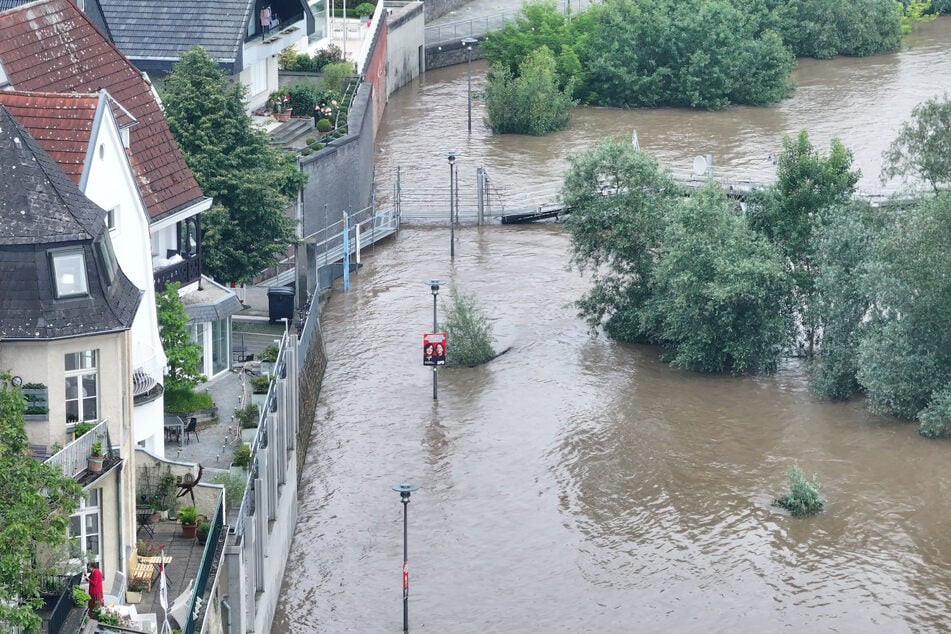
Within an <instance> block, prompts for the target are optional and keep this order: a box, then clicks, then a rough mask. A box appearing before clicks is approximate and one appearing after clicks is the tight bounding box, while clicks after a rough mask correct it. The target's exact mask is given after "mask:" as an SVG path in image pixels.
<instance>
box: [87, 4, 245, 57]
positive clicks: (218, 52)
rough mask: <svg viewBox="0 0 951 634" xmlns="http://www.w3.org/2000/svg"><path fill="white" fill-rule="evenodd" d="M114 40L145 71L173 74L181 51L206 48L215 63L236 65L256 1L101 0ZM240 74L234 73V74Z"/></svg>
mask: <svg viewBox="0 0 951 634" xmlns="http://www.w3.org/2000/svg"><path fill="white" fill-rule="evenodd" d="M99 4H100V6H101V7H102V13H103V16H104V17H105V19H106V23H107V24H108V25H109V32H110V34H111V35H112V40H113V41H114V42H115V43H116V46H118V47H119V48H120V49H121V50H122V52H124V53H125V54H126V55H127V56H128V57H129V59H131V60H134V61H135V62H136V64H137V65H138V66H139V67H140V68H149V69H165V70H168V69H171V67H172V65H173V64H174V63H175V62H177V61H178V57H179V55H180V54H181V53H182V51H186V50H188V49H189V48H191V47H192V46H195V45H199V46H202V47H204V48H205V49H206V50H207V51H208V54H209V55H210V56H211V58H212V59H214V60H216V61H218V62H219V63H222V64H226V65H233V64H234V63H235V62H236V61H237V60H239V59H240V54H241V48H242V46H243V42H244V37H245V35H246V31H247V24H248V20H249V19H250V17H251V7H252V6H253V5H254V2H253V0H214V2H212V1H210V0H149V2H142V1H141V0H99ZM240 70H241V69H240V68H233V69H232V73H237V72H239V71H240Z"/></svg>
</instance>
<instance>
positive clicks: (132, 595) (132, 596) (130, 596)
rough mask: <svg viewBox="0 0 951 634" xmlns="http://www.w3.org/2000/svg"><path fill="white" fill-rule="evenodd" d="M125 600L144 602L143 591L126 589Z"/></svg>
mask: <svg viewBox="0 0 951 634" xmlns="http://www.w3.org/2000/svg"><path fill="white" fill-rule="evenodd" d="M125 602H126V603H142V593H141V592H134V591H132V590H126V591H125Z"/></svg>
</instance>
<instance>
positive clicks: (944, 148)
mask: <svg viewBox="0 0 951 634" xmlns="http://www.w3.org/2000/svg"><path fill="white" fill-rule="evenodd" d="M882 158H883V159H884V164H883V166H882V180H883V181H884V180H887V179H889V178H893V177H895V176H901V177H905V178H907V177H909V176H911V177H917V178H920V179H922V180H924V181H925V182H927V183H928V184H929V185H931V188H932V189H933V190H934V191H938V190H939V189H941V188H942V187H945V186H947V185H948V184H949V183H951V101H949V100H948V97H947V95H945V96H944V97H941V98H938V97H932V98H931V99H928V100H926V101H924V102H923V103H920V104H918V105H917V106H915V107H914V109H913V110H912V111H911V120H910V121H906V122H905V123H903V124H902V125H901V128H899V130H898V136H897V137H895V140H894V141H892V144H891V145H890V146H889V147H888V149H887V150H886V151H885V153H884V155H883V157H882Z"/></svg>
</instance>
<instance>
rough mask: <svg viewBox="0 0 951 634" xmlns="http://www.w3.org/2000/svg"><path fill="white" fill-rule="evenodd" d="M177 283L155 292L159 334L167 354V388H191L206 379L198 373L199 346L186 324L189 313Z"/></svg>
mask: <svg viewBox="0 0 951 634" xmlns="http://www.w3.org/2000/svg"><path fill="white" fill-rule="evenodd" d="M180 286H181V285H180V284H179V283H178V282H172V283H171V284H169V285H168V286H166V287H165V290H164V291H161V292H159V293H156V294H155V306H156V310H157V312H158V326H159V337H160V338H161V339H162V349H163V350H164V351H165V356H166V357H168V374H167V375H166V376H165V389H166V391H173V390H190V389H192V388H193V387H195V385H197V384H198V383H199V382H200V381H204V380H205V377H204V376H203V375H202V373H201V346H200V345H198V344H197V343H195V342H194V341H192V340H191V337H189V335H188V330H187V329H186V327H185V325H186V324H187V323H188V314H187V313H185V305H184V304H183V303H182V300H181V299H180V298H179V297H178V289H179V287H180Z"/></svg>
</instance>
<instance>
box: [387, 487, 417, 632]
mask: <svg viewBox="0 0 951 634" xmlns="http://www.w3.org/2000/svg"><path fill="white" fill-rule="evenodd" d="M418 489H419V487H418V486H416V485H415V484H410V483H408V482H404V483H402V484H397V485H396V486H394V487H393V490H394V491H396V492H397V493H399V494H400V502H402V503H403V631H404V632H408V631H409V566H408V563H409V559H408V555H407V552H406V507H407V506H408V505H409V496H410V494H412V493H413V491H416V490H418Z"/></svg>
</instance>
